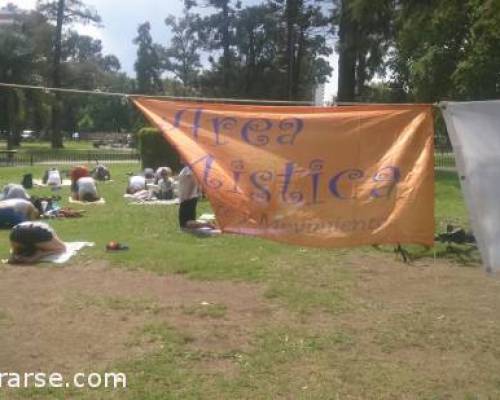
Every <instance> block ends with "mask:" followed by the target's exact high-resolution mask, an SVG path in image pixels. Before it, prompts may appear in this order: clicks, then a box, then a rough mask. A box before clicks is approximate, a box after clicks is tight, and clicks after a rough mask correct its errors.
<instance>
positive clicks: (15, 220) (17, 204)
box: [0, 199, 40, 228]
mask: <svg viewBox="0 0 500 400" xmlns="http://www.w3.org/2000/svg"><path fill="white" fill-rule="evenodd" d="M39 216H40V213H39V212H38V210H37V209H36V207H35V206H34V205H33V204H32V203H31V202H30V201H28V200H25V199H8V200H2V201H0V228H11V227H13V226H14V225H17V224H19V223H21V222H25V221H32V220H35V219H38V218H39Z"/></svg>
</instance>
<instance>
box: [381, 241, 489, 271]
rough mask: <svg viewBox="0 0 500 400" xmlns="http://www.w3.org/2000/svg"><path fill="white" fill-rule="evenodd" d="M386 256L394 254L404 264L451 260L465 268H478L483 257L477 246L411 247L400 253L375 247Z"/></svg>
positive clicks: (392, 248) (387, 248)
mask: <svg viewBox="0 0 500 400" xmlns="http://www.w3.org/2000/svg"><path fill="white" fill-rule="evenodd" d="M373 248H374V249H375V250H376V251H378V252H380V253H384V254H390V253H394V254H395V255H396V257H398V258H399V259H400V260H401V262H402V263H406V264H411V263H412V262H415V261H421V260H426V259H434V260H435V259H439V260H449V261H452V262H453V263H455V264H457V265H459V266H463V267H477V266H478V265H479V264H481V257H480V255H479V251H478V249H477V247H476V246H475V245H452V244H448V243H437V244H436V245H435V246H434V247H425V246H417V245H409V246H404V247H402V249H401V251H398V249H397V247H396V246H395V247H390V246H373Z"/></svg>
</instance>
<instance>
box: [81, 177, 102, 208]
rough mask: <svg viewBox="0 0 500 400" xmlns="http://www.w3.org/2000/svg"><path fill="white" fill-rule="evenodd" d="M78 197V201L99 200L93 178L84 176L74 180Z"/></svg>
mask: <svg viewBox="0 0 500 400" xmlns="http://www.w3.org/2000/svg"><path fill="white" fill-rule="evenodd" d="M76 185H77V193H78V199H77V200H80V201H88V202H93V201H97V200H99V196H98V195H97V187H96V184H95V180H94V178H92V177H91V176H84V177H82V178H80V179H78V181H77V182H76Z"/></svg>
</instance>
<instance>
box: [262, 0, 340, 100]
mask: <svg viewBox="0 0 500 400" xmlns="http://www.w3.org/2000/svg"><path fill="white" fill-rule="evenodd" d="M321 3H322V1H321V0H314V1H307V0H274V1H271V4H272V5H273V6H274V7H275V8H276V9H277V11H278V14H277V17H278V19H280V20H282V21H284V27H283V28H282V30H283V31H284V34H283V35H282V36H284V37H285V38H286V39H285V40H286V43H285V45H284V46H282V54H283V57H282V62H283V64H284V65H283V67H284V68H285V70H286V75H287V79H286V98H288V99H289V100H299V99H307V100H309V99H310V98H311V94H312V89H313V87H314V85H315V84H317V83H324V82H325V81H326V77H327V76H329V75H330V74H331V71H332V70H331V68H330V67H329V65H328V62H327V61H326V60H325V59H324V57H328V56H329V55H330V54H331V52H332V49H331V48H330V47H329V46H328V45H327V37H328V29H327V28H328V23H329V19H328V18H327V17H326V16H325V15H324V14H323V11H322V7H321ZM278 23H279V22H278Z"/></svg>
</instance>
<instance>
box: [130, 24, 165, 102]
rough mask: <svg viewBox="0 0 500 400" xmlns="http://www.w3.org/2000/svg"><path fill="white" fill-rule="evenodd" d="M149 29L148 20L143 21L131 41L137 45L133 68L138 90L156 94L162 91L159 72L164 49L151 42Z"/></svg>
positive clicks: (161, 69)
mask: <svg viewBox="0 0 500 400" xmlns="http://www.w3.org/2000/svg"><path fill="white" fill-rule="evenodd" d="M150 30H151V25H150V23H149V22H144V23H143V24H141V25H139V27H138V29H137V37H136V38H135V39H134V41H133V43H134V44H136V45H137V46H138V48H137V60H136V62H135V64H134V68H135V72H136V75H137V89H138V91H139V92H140V93H146V94H156V93H160V92H162V91H163V85H162V82H161V74H162V71H163V66H162V64H163V62H162V54H164V50H163V49H162V48H161V47H160V46H159V45H158V44H155V43H153V39H152V37H151V33H150Z"/></svg>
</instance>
